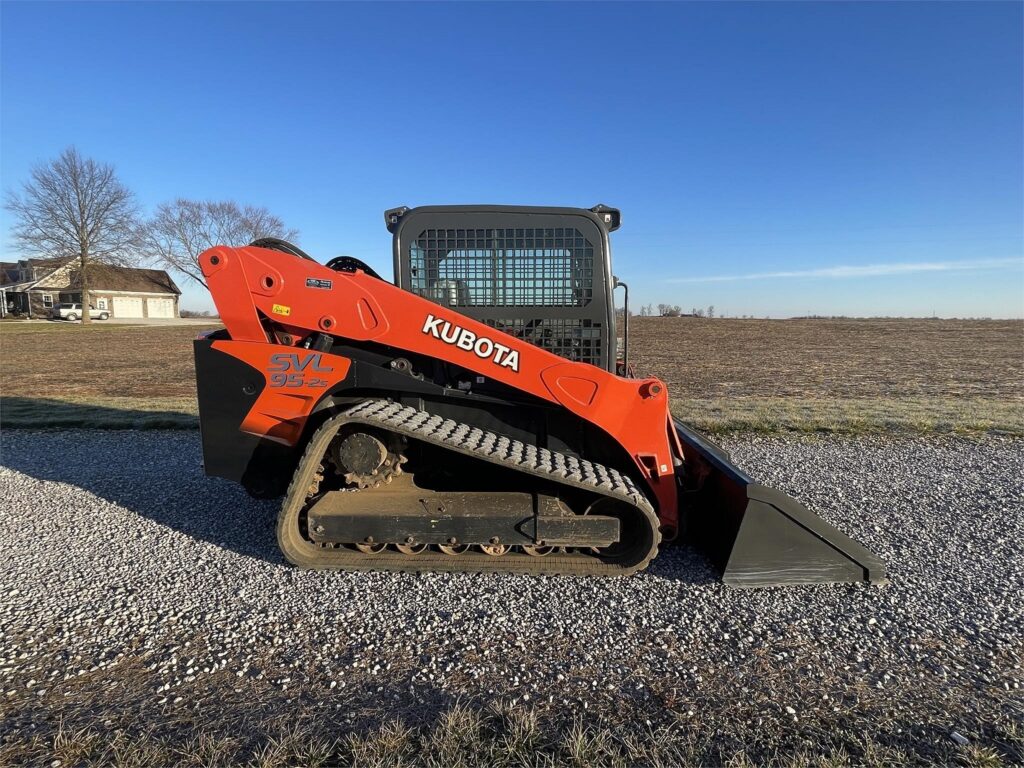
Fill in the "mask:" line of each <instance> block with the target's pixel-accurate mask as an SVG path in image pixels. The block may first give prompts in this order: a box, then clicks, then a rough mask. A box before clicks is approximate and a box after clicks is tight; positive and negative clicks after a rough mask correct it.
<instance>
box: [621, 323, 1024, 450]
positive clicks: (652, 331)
mask: <svg viewBox="0 0 1024 768" xmlns="http://www.w3.org/2000/svg"><path fill="white" fill-rule="evenodd" d="M631 336H632V349H631V356H632V357H633V359H634V360H635V362H636V365H637V367H638V369H639V370H641V371H642V372H643V373H645V374H649V375H653V376H657V377H659V378H661V379H662V380H664V381H665V383H666V384H667V385H668V389H669V392H670V393H671V395H672V404H673V411H674V412H675V413H676V415H678V416H680V417H681V418H684V419H686V420H688V421H691V422H693V423H694V424H695V425H696V426H697V427H698V428H700V429H704V430H706V431H711V432H715V431H724V430H756V431H769V432H773V431H788V430H796V431H827V432H848V433H864V432H872V431H892V430H899V431H910V432H946V431H957V432H972V431H1000V432H1006V433H1010V434H1024V322H1022V321H1019V320H707V319H699V318H661V317H651V318H634V319H633V322H632V325H631Z"/></svg>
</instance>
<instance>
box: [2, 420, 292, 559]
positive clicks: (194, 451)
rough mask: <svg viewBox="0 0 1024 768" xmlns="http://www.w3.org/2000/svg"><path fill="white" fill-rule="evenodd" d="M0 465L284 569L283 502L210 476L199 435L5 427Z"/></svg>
mask: <svg viewBox="0 0 1024 768" xmlns="http://www.w3.org/2000/svg"><path fill="white" fill-rule="evenodd" d="M0 466H5V467H8V468H10V469H12V470H15V471H17V472H21V473H23V474H25V475H28V476H29V477H33V478H35V479H37V480H44V481H48V482H57V483H67V484H68V485H72V486H75V487H77V488H81V489H82V490H83V491H86V492H88V493H91V494H93V495H95V496H97V497H99V498H100V499H104V500H106V501H108V502H110V503H112V504H116V505H117V506H119V507H122V508H124V509H127V510H130V511H131V512H133V513H135V514H137V515H139V516H141V517H144V518H147V519H149V520H152V521H153V522H155V523H158V524H160V525H162V526H165V527H167V528H170V529H172V530H175V531H178V532H179V533H183V534H185V535H186V536H188V537H190V538H193V539H196V540H200V541H206V542H209V543H211V544H214V545H216V546H218V547H222V548H224V549H229V550H231V551H233V552H237V553H238V554H240V555H245V556H246V557H255V558H258V559H260V560H265V561H267V562H269V563H273V564H275V565H276V564H283V563H284V560H283V558H282V557H281V553H280V551H279V550H278V548H277V541H276V539H275V533H274V526H275V520H276V515H277V509H278V506H279V504H278V502H276V501H258V500H256V499H253V498H251V497H249V496H248V494H246V493H245V492H244V491H243V490H242V489H241V488H240V487H239V486H237V485H235V484H232V483H228V482H224V481H219V480H214V479H210V478H207V477H205V476H204V475H203V468H202V459H201V450H200V445H199V432H198V431H197V430H190V429H181V430H161V431H137V430H120V431H117V430H110V431H92V430H88V431H81V432H76V431H64V430H61V431H57V430H54V431H53V432H42V431H31V432H29V431H27V430H20V429H6V430H4V431H3V433H2V435H0Z"/></svg>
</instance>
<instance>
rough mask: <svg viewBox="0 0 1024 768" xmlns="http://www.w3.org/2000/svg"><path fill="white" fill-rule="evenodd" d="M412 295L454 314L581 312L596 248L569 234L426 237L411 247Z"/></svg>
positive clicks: (448, 232)
mask: <svg viewBox="0 0 1024 768" xmlns="http://www.w3.org/2000/svg"><path fill="white" fill-rule="evenodd" d="M410 278H411V285H410V288H411V289H412V290H413V291H414V292H415V293H418V294H420V295H421V296H423V297H425V298H428V299H430V300H431V301H436V302H437V303H439V304H445V305H448V306H453V307H583V306H586V305H587V304H589V303H590V301H591V299H592V298H593V281H594V246H593V245H592V244H591V243H590V241H588V240H587V238H585V237H584V236H583V235H582V234H581V233H580V232H579V231H578V230H576V229H574V228H572V227H547V228H503V229H492V228H488V229H425V230H423V232H421V233H420V235H419V237H417V238H416V240H415V241H414V242H413V243H411V245H410Z"/></svg>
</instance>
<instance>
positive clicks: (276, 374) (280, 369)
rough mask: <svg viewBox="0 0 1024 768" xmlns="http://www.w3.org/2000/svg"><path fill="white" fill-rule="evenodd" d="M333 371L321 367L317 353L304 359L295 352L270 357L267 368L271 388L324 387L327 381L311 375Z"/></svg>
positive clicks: (329, 368)
mask: <svg viewBox="0 0 1024 768" xmlns="http://www.w3.org/2000/svg"><path fill="white" fill-rule="evenodd" d="M300 358H301V359H300ZM333 370H334V369H333V368H331V367H329V366H326V365H323V360H322V359H321V357H320V353H319V352H314V353H312V354H310V355H306V356H305V357H302V355H300V354H298V353H295V352H281V353H278V354H274V355H271V356H270V367H268V368H267V372H268V373H269V374H270V386H272V387H326V386H327V380H326V379H321V378H320V377H318V376H313V375H312V373H314V372H320V373H330V372H331V371H333Z"/></svg>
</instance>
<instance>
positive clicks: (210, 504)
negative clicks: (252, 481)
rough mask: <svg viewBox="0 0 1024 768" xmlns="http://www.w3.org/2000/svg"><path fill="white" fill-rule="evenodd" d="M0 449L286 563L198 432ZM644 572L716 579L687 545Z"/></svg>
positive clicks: (264, 508)
mask: <svg viewBox="0 0 1024 768" xmlns="http://www.w3.org/2000/svg"><path fill="white" fill-rule="evenodd" d="M33 402H35V403H37V404H41V403H44V402H46V401H33ZM61 405H62V406H64V405H67V404H61ZM40 407H42V406H41V405H40ZM89 410H103V411H110V412H111V415H112V418H111V419H110V422H109V423H113V424H118V423H124V422H127V421H129V420H131V419H132V418H135V416H136V414H137V413H139V412H133V411H118V410H117V409H113V408H103V409H89ZM0 446H2V450H0V465H2V466H6V467H9V468H10V469H13V470H15V471H17V472H21V473H23V474H25V475H28V476H30V477H34V478H36V479H37V480H45V481H50V482H59V483H67V484H68V485H72V486H75V487H78V488H81V489H82V490H84V491H87V492H88V493H91V494H93V495H95V496H97V497H99V498H101V499H105V500H106V501H109V502H111V503H113V504H116V505H118V506H119V507H122V508H124V509H128V510H131V511H132V512H134V513H135V514H137V515H139V516H141V517H144V518H147V519H149V520H152V521H153V522H155V523H158V524H160V525H162V526H165V527H167V528H170V529H172V530H175V531H178V532H179V533H182V534H185V535H186V536H188V537H190V538H192V539H196V540H199V541H206V542H209V543H211V544H214V545H215V546H218V547H222V548H224V549H228V550H231V551H233V552H236V553H238V554H240V555H244V556H246V557H253V558H257V559H259V560H263V561H266V562H268V563H271V564H274V565H283V564H284V562H285V561H284V558H282V556H281V553H280V551H279V549H278V547H277V538H276V530H275V526H276V519H277V513H278V510H279V507H280V501H279V500H273V501H261V500H257V499H254V498H252V497H250V496H249V495H248V494H246V493H245V492H244V491H243V490H242V489H241V487H240V486H238V485H236V484H234V483H229V482H227V481H223V480H218V479H215V478H208V477H206V476H205V475H204V474H203V469H202V453H201V446H200V441H199V432H198V431H197V430H191V429H180V430H160V431H138V430H128V429H125V430H109V431H91V430H90V431H84V432H77V433H76V432H68V431H65V429H64V428H61V430H60V431H57V430H56V429H55V430H54V431H53V432H45V431H35V430H33V431H31V432H30V431H27V430H21V429H11V430H5V433H4V434H3V435H2V437H0ZM645 574H646V576H647V577H653V578H657V579H659V580H667V581H677V582H680V583H685V584H693V585H700V584H709V583H714V582H716V581H717V575H716V573H715V571H714V569H713V567H712V566H711V564H710V562H709V561H708V560H707V559H706V558H705V557H704V556H703V555H702V554H700V553H699V552H698V551H697V550H695V549H694V548H693V547H690V546H688V545H677V544H669V545H662V547H661V553H660V554H659V556H658V557H657V558H656V559H655V560H654V562H652V563H651V565H650V566H649V568H648V569H647V570H646V572H645Z"/></svg>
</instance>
